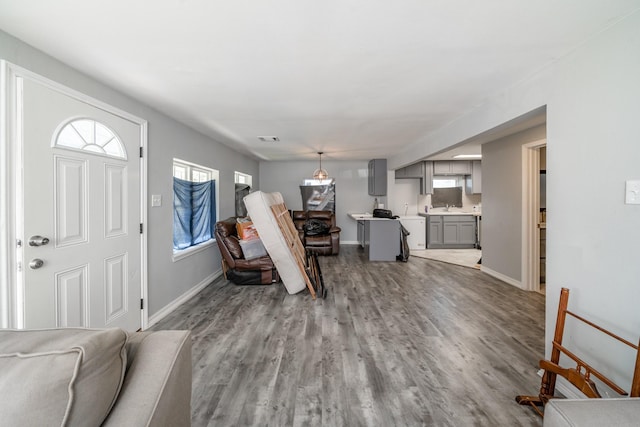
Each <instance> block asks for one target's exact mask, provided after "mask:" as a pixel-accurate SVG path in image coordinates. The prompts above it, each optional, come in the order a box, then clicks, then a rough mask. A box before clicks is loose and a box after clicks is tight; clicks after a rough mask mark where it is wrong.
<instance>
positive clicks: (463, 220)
mask: <svg viewBox="0 0 640 427" xmlns="http://www.w3.org/2000/svg"><path fill="white" fill-rule="evenodd" d="M475 245H476V220H475V217H474V216H473V215H429V217H428V218H427V249H465V248H474V247H475Z"/></svg>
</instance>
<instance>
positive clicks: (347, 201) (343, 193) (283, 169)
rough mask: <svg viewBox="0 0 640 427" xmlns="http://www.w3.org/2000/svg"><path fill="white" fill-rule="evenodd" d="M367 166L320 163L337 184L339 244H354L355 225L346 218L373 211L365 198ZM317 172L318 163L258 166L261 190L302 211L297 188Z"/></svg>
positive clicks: (351, 163) (349, 162)
mask: <svg viewBox="0 0 640 427" xmlns="http://www.w3.org/2000/svg"><path fill="white" fill-rule="evenodd" d="M367 165H368V161H366V160H358V161H335V160H334V161H332V160H324V159H323V160H322V167H323V168H324V169H326V170H327V171H328V172H329V176H331V177H332V178H335V180H336V223H337V224H338V226H339V227H340V228H342V232H341V233H340V242H341V243H356V241H357V236H356V222H355V221H354V220H352V219H351V218H349V217H348V216H347V214H348V213H350V212H351V213H353V212H371V210H372V208H373V201H374V198H373V197H371V196H369V195H368V194H367V188H368V187H367ZM317 168H318V162H317V161H295V162H294V161H291V162H260V189H261V190H262V191H265V192H273V191H277V192H280V193H281V194H282V197H283V198H284V202H285V204H286V205H287V208H289V209H292V210H299V209H302V197H301V195H300V188H299V187H300V185H301V184H302V182H303V180H304V179H305V178H310V177H311V175H312V174H313V171H314V170H316V169H317ZM378 199H379V201H380V200H382V199H383V198H378Z"/></svg>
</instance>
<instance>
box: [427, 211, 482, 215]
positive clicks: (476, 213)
mask: <svg viewBox="0 0 640 427" xmlns="http://www.w3.org/2000/svg"><path fill="white" fill-rule="evenodd" d="M418 215H420V216H431V215H471V216H482V212H478V211H475V212H461V211H449V212H446V211H442V212H438V211H431V212H428V213H419V214H418Z"/></svg>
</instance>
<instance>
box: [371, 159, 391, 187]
mask: <svg viewBox="0 0 640 427" xmlns="http://www.w3.org/2000/svg"><path fill="white" fill-rule="evenodd" d="M369 195H370V196H386V195H387V159H373V160H369Z"/></svg>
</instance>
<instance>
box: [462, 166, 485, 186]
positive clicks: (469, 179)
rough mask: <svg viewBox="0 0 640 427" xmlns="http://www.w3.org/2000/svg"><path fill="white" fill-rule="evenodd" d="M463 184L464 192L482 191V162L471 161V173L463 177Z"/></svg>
mask: <svg viewBox="0 0 640 427" xmlns="http://www.w3.org/2000/svg"><path fill="white" fill-rule="evenodd" d="M464 184H465V185H464V192H465V194H481V193H482V162H480V160H474V161H473V162H471V175H467V176H466V177H465V179H464Z"/></svg>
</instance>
